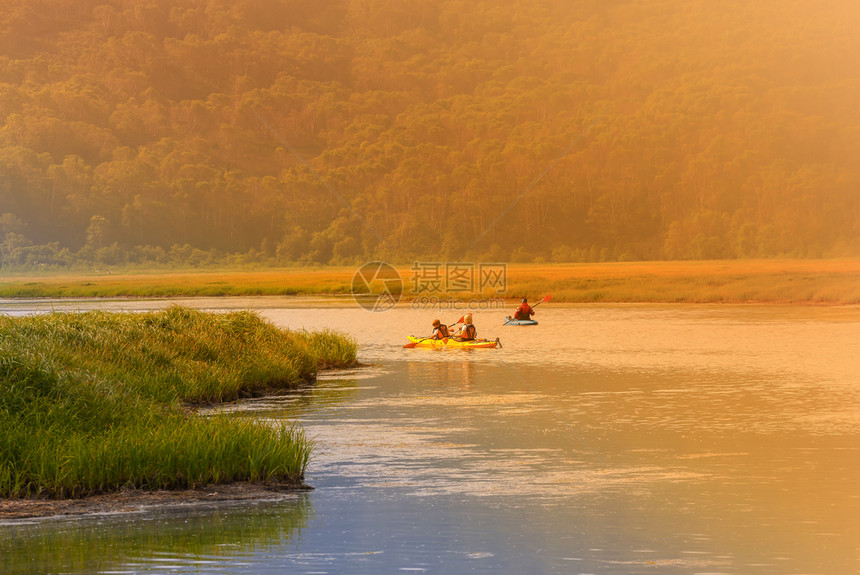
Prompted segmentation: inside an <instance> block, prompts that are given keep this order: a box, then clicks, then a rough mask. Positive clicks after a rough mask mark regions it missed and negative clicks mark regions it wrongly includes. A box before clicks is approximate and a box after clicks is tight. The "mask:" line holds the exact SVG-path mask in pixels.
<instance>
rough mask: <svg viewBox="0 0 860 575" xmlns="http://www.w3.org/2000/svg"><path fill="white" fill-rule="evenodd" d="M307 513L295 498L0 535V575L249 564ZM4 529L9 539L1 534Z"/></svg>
mask: <svg viewBox="0 0 860 575" xmlns="http://www.w3.org/2000/svg"><path fill="white" fill-rule="evenodd" d="M311 513H312V508H311V506H310V501H309V499H308V498H307V497H305V496H299V497H297V498H296V500H295V501H285V502H280V503H273V504H268V505H262V506H253V507H243V508H242V509H237V508H235V507H231V506H226V507H225V506H223V505H221V506H219V507H218V508H217V510H200V509H197V510H185V511H180V510H176V511H170V512H167V513H162V512H160V513H158V514H157V515H152V514H148V515H147V516H146V518H147V519H149V520H148V521H142V520H141V518H140V517H137V518H135V519H134V520H129V519H128V518H123V519H119V518H116V519H114V520H111V521H110V522H109V523H108V524H105V520H104V519H101V520H99V521H92V520H80V519H77V520H74V521H73V522H72V523H69V522H58V523H49V524H42V525H37V526H28V525H20V526H16V527H0V573H4V575H18V574H21V575H23V574H25V573H26V574H29V573H105V572H113V573H119V572H125V573H128V572H135V573H138V572H141V571H146V572H162V571H161V570H162V569H167V570H168V571H170V570H171V569H169V568H168V567H167V564H166V563H165V561H170V562H171V563H170V564H171V565H182V566H184V567H185V568H186V569H183V572H190V571H194V572H197V570H195V569H194V568H193V567H194V566H193V563H194V562H199V561H204V560H207V561H218V562H229V561H230V560H231V558H236V559H247V554H248V553H253V552H256V551H259V550H260V549H265V548H268V547H270V546H280V545H288V544H289V543H290V541H291V540H293V539H294V538H295V537H297V536H298V534H299V533H300V531H301V530H302V529H304V528H305V527H306V526H307V522H308V519H309V517H310V515H311ZM10 529H15V535H14V536H11V534H8V535H10V536H7V533H3V530H10ZM198 567H199V565H198ZM208 567H210V568H212V567H213V566H212V565H211V564H210V565H208ZM216 570H217V569H216Z"/></svg>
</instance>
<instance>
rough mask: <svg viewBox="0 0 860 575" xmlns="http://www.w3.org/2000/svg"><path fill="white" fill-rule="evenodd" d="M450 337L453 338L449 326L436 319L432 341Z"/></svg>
mask: <svg viewBox="0 0 860 575" xmlns="http://www.w3.org/2000/svg"><path fill="white" fill-rule="evenodd" d="M448 337H451V334H450V333H449V332H448V326H447V325H445V324H444V323H442V322H441V321H439V320H438V319H434V320H433V335H431V336H430V339H445V338H448Z"/></svg>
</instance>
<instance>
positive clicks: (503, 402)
mask: <svg viewBox="0 0 860 575" xmlns="http://www.w3.org/2000/svg"><path fill="white" fill-rule="evenodd" d="M169 303H170V302H164V301H121V302H91V301H78V302H53V303H50V302H14V303H10V302H0V308H2V311H3V312H4V313H12V314H23V313H37V312H41V311H46V310H50V309H56V310H58V311H59V310H69V309H74V310H77V309H81V310H83V309H93V308H99V309H123V310H131V309H155V308H160V307H164V306H166V305H169ZM179 303H182V304H183V305H189V306H194V307H200V308H205V309H214V310H226V309H255V310H258V311H259V312H260V314H261V315H263V316H264V317H267V318H268V319H270V320H271V321H273V322H274V323H276V324H278V325H281V326H284V327H290V328H307V329H318V328H334V329H337V330H342V331H346V332H349V333H351V334H353V335H354V336H355V337H356V338H357V339H358V341H359V344H360V352H359V359H360V360H361V361H363V362H365V363H368V364H372V366H371V367H367V368H363V369H359V370H355V371H350V372H343V373H339V374H334V375H326V376H324V377H322V378H321V379H320V381H318V382H317V383H316V384H315V385H312V386H309V387H307V388H304V389H302V390H300V391H298V392H296V393H292V394H290V395H288V396H285V397H281V398H275V399H273V398H266V399H260V400H254V401H247V402H243V403H241V404H239V405H236V406H232V407H231V409H232V410H233V411H235V412H236V413H237V414H238V416H248V415H250V416H253V417H261V418H267V419H284V418H285V419H290V420H292V419H298V420H299V421H301V422H302V424H303V426H304V428H305V430H306V431H307V433H308V434H309V435H310V436H311V437H313V438H314V439H315V442H316V449H315V452H314V458H313V461H312V463H311V465H310V468H309V470H308V474H307V482H308V483H309V484H310V485H312V486H314V487H315V490H314V491H311V492H308V493H303V494H300V495H296V496H295V498H293V499H291V500H288V501H282V502H278V503H264V502H260V503H257V504H254V505H247V504H243V505H228V506H217V507H211V508H196V509H190V510H189V509H186V510H173V511H165V510H161V511H150V512H144V513H137V514H131V515H128V514H126V515H118V516H114V515H104V516H98V517H89V518H86V519H50V520H40V521H25V522H16V523H6V524H0V572H2V573H4V574H17V573H249V574H250V573H279V574H280V573H291V574H292V573H306V574H322V573H367V574H379V573H439V574H457V573H493V574H506V573H510V574H542V573H565V574H566V573H600V574H609V573H623V574H634V573H651V574H653V573H660V574H663V573H701V574H705V573H736V574H760V573H761V574H788V573H821V574H843V573H858V572H860V487H859V486H860V375H858V374H860V309H858V308H856V307H854V308H848V307H844V308H833V307H784V306H723V305H720V306H699V305H682V306H668V305H667V306H662V305H589V306H562V305H559V304H546V305H543V306H541V307H539V308H538V310H537V316H536V318H537V319H538V320H539V321H540V325H538V326H535V327H502V326H501V323H502V319H503V317H504V315H505V314H506V313H510V310H507V312H505V311H503V310H500V311H495V312H492V311H478V312H476V313H475V323H476V324H477V327H478V330H479V333H480V335H482V336H487V337H492V338H495V337H499V338H501V342H502V344H503V346H504V347H503V348H502V349H496V350H473V351H459V350H451V351H431V350H422V349H412V350H409V349H403V348H402V345H403V344H404V343H406V339H405V337H406V335H409V334H413V333H414V334H426V333H429V331H430V322H431V321H432V320H433V319H434V317H439V318H440V319H442V321H448V322H453V321H454V320H456V319H457V318H458V317H459V316H460V315H462V311H461V310H447V311H442V312H439V311H435V312H432V311H429V312H428V311H418V310H412V309H409V308H407V307H399V308H395V309H393V310H390V311H387V312H383V313H372V312H368V311H365V310H363V309H361V308H359V307H357V306H355V305H354V304H353V305H349V304H336V303H331V302H330V301H329V300H296V299H289V298H256V299H198V300H188V301H181V302H179Z"/></svg>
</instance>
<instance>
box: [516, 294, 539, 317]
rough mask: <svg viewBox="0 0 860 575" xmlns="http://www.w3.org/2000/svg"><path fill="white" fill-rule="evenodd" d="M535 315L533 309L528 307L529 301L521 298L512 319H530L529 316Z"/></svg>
mask: <svg viewBox="0 0 860 575" xmlns="http://www.w3.org/2000/svg"><path fill="white" fill-rule="evenodd" d="M534 314H535V310H534V308H532V306H530V305H529V300H528V299H526V298H523V301H522V303H521V304H520V307H518V308H517V311H515V312H514V319H519V320H524V319H531V316H533V315H534Z"/></svg>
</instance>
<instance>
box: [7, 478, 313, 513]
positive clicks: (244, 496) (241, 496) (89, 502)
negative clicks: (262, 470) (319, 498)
mask: <svg viewBox="0 0 860 575" xmlns="http://www.w3.org/2000/svg"><path fill="white" fill-rule="evenodd" d="M312 489H313V487H309V486H307V485H296V484H279V483H266V484H264V483H230V484H225V485H209V486H206V487H201V488H199V489H185V490H176V491H168V490H159V491H142V490H139V489H123V490H121V491H117V492H115V493H105V494H101V495H93V496H91V497H84V498H81V499H0V521H14V520H19V519H48V518H52V517H54V518H60V517H69V516H81V515H95V514H120V513H143V512H146V511H149V510H154V509H161V508H173V507H199V506H209V505H212V504H219V503H227V502H239V501H281V500H284V499H289V498H292V497H295V496H296V495H297V494H299V493H304V492H307V491H311V490H312Z"/></svg>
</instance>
